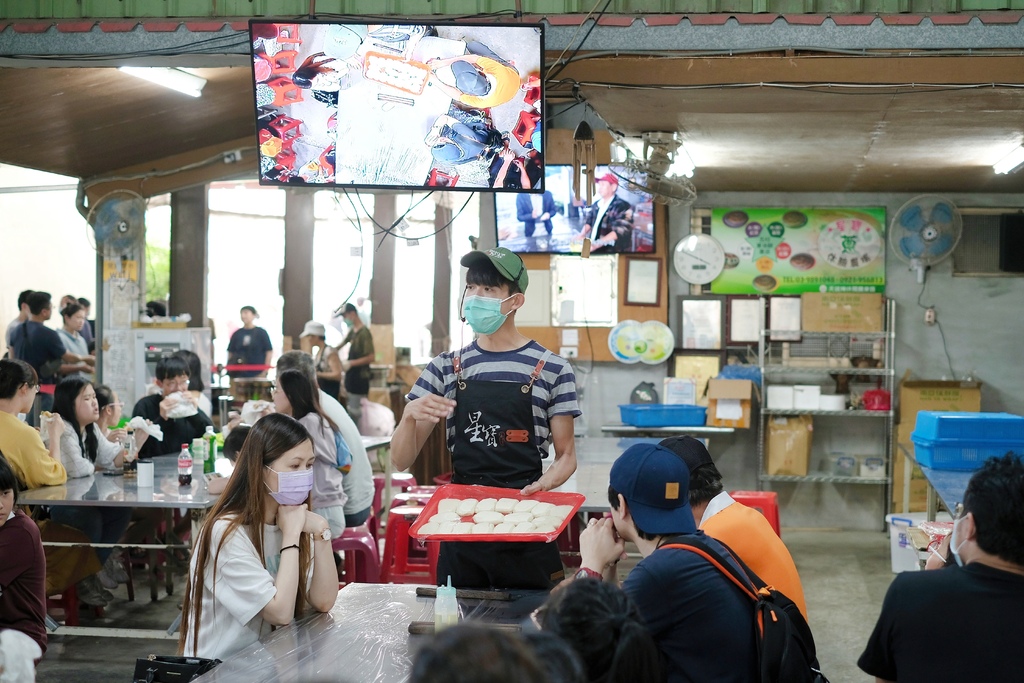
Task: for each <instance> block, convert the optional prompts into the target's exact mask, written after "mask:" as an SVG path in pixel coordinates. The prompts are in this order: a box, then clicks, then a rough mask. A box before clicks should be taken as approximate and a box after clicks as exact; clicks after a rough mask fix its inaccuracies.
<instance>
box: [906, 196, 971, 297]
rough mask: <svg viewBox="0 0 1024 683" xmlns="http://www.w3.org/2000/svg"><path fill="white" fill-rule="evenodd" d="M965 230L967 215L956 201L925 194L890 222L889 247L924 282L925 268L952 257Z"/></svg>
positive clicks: (910, 203) (915, 199)
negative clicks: (965, 217) (957, 205)
mask: <svg viewBox="0 0 1024 683" xmlns="http://www.w3.org/2000/svg"><path fill="white" fill-rule="evenodd" d="M962 231H963V219H962V218H961V217H960V211H959V209H957V208H956V205H955V204H953V202H952V201H950V200H949V199H947V198H945V197H941V196H939V195H933V194H923V195H920V196H917V197H914V198H913V199H911V200H910V201H908V202H907V203H906V204H904V205H903V206H901V207H900V208H899V210H897V211H896V215H895V216H893V219H892V223H891V224H890V225H889V247H890V248H891V249H892V251H893V253H895V254H896V256H898V257H899V258H900V259H901V260H902V261H904V262H906V263H908V264H909V265H910V268H911V270H914V271H916V272H917V282H918V283H919V284H923V283H924V274H925V271H926V270H927V269H928V268H929V267H931V266H932V265H934V264H936V263H938V262H939V261H942V260H943V259H946V258H949V256H950V254H952V253H953V250H954V249H956V245H957V243H959V242H960V235H961V233H962Z"/></svg>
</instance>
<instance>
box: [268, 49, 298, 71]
mask: <svg viewBox="0 0 1024 683" xmlns="http://www.w3.org/2000/svg"><path fill="white" fill-rule="evenodd" d="M298 56H299V53H298V52H296V51H295V50H281V51H280V52H278V53H277V54H275V55H274V56H273V57H271V58H270V74H271V75H272V76H280V75H282V74H290V73H292V72H293V71H295V58H296V57H298Z"/></svg>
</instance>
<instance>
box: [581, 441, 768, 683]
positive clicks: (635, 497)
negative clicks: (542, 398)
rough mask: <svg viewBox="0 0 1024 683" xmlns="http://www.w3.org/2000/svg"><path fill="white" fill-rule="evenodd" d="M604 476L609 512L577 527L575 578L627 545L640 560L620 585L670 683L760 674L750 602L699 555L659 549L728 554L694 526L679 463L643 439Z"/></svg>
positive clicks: (610, 562) (748, 678) (740, 681)
mask: <svg viewBox="0 0 1024 683" xmlns="http://www.w3.org/2000/svg"><path fill="white" fill-rule="evenodd" d="M609 478H610V485H609V487H608V500H609V503H610V504H611V508H612V515H611V519H603V520H600V521H595V520H591V521H590V522H589V524H588V527H587V529H586V530H585V531H584V532H583V533H582V534H581V536H580V556H581V565H580V567H581V568H580V571H579V572H578V573H577V574H576V577H577V578H583V577H584V576H592V577H594V578H599V577H602V576H604V574H605V573H606V571H612V572H613V567H614V565H615V563H616V562H617V561H618V559H619V558H620V556H621V554H622V552H623V550H624V544H625V542H626V541H631V542H633V543H635V544H636V546H637V548H638V549H639V550H640V554H641V555H643V559H642V560H641V561H640V562H639V563H638V564H637V565H636V567H634V568H633V570H632V571H631V572H630V573H629V576H627V577H626V580H625V581H624V582H623V584H622V588H623V590H624V591H625V592H626V594H627V595H629V597H630V598H631V599H632V600H633V602H634V603H636V606H637V608H638V609H639V610H640V615H641V616H642V617H643V620H644V622H645V623H646V624H647V628H648V629H649V630H650V632H651V635H652V636H653V637H654V640H655V642H656V643H657V645H658V649H659V650H660V652H661V655H662V658H663V661H664V665H665V671H666V672H667V674H668V677H667V680H668V681H669V683H682V682H684V681H686V682H689V681H692V682H694V683H700V682H703V681H715V682H716V683H729V682H735V683H751V682H753V681H757V680H759V679H758V676H757V664H758V663H757V643H756V640H755V633H754V628H753V619H752V616H751V605H750V601H749V600H748V599H747V598H746V596H744V595H743V594H742V593H741V592H740V591H739V590H737V588H736V586H734V585H733V584H732V583H731V582H730V580H729V579H728V578H727V577H726V576H725V575H723V574H722V573H721V572H720V571H719V570H718V569H716V568H715V567H714V566H712V565H711V563H709V562H708V561H706V560H705V559H704V558H702V557H700V556H698V555H697V554H695V553H691V552H685V551H682V550H678V549H669V548H665V547H663V546H665V545H667V544H668V543H670V542H673V541H674V540H678V539H693V540H696V541H698V542H701V543H703V544H705V545H707V546H709V547H711V548H713V549H714V550H715V551H716V552H718V553H719V554H723V555H724V554H727V553H728V550H727V549H726V548H725V547H724V546H722V545H721V544H720V543H718V542H717V541H715V540H714V539H712V538H710V537H708V536H705V535H704V533H703V532H702V531H698V530H697V525H696V523H695V522H694V520H693V512H692V511H691V510H690V502H689V497H688V491H689V487H690V477H689V470H688V468H687V467H686V463H684V462H683V461H682V459H680V458H679V456H677V455H676V454H675V453H673V452H672V451H670V450H668V449H666V448H664V447H662V446H658V445H654V444H649V443H642V444H637V445H634V446H631V447H630V448H628V449H626V450H625V451H624V452H623V453H622V455H620V456H619V458H618V460H616V461H615V463H614V464H613V465H612V469H611V474H610V477H609ZM735 569H736V570H737V571H742V569H741V568H740V567H739V566H738V565H736V567H735Z"/></svg>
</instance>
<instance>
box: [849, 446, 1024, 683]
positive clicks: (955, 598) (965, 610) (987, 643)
mask: <svg viewBox="0 0 1024 683" xmlns="http://www.w3.org/2000/svg"><path fill="white" fill-rule="evenodd" d="M949 551H950V553H952V555H953V559H954V562H955V564H956V566H953V567H948V568H946V569H939V570H937V571H927V572H904V573H902V574H899V575H898V576H897V577H896V578H895V580H893V582H892V584H890V586H889V591H888V593H886V596H885V600H884V601H883V602H882V613H881V614H880V615H879V617H878V622H877V623H876V624H875V628H874V631H873V632H872V634H871V637H870V638H869V639H868V643H867V647H866V648H865V649H864V653H863V654H862V655H861V656H860V659H859V660H857V666H859V667H860V668H861V669H862V670H863V671H864V672H865V673H867V674H868V675H871V676H874V677H875V680H876V681H878V682H881V683H884V682H886V681H900V682H901V683H905V682H907V681H929V683H942V682H943V681H1018V680H1020V677H1021V666H1020V661H1019V657H1018V652H1017V648H1018V647H1020V635H1019V633H1020V632H1019V630H1018V628H1019V622H1020V615H1021V612H1022V611H1024V461H1022V459H1021V456H1020V455H1015V454H1007V455H1004V456H1003V457H1000V458H989V459H988V460H987V461H986V462H985V463H984V464H983V465H982V466H981V468H980V469H979V470H977V471H976V472H975V473H974V475H972V476H971V479H970V481H969V482H968V484H967V490H966V491H965V492H964V500H963V504H962V506H957V512H956V519H955V520H954V522H953V533H952V534H951V535H950V537H949ZM936 646H938V647H939V649H938V650H937V649H936Z"/></svg>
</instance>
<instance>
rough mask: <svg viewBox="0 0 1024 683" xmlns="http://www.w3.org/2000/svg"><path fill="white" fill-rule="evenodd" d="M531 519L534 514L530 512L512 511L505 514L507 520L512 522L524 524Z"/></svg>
mask: <svg viewBox="0 0 1024 683" xmlns="http://www.w3.org/2000/svg"><path fill="white" fill-rule="evenodd" d="M531 519H533V515H532V514H530V513H529V512H510V513H509V514H507V515H505V521H506V522H511V523H512V524H522V523H523V522H529V521H530V520H531Z"/></svg>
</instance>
